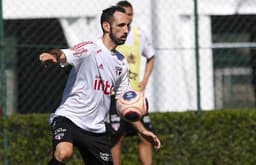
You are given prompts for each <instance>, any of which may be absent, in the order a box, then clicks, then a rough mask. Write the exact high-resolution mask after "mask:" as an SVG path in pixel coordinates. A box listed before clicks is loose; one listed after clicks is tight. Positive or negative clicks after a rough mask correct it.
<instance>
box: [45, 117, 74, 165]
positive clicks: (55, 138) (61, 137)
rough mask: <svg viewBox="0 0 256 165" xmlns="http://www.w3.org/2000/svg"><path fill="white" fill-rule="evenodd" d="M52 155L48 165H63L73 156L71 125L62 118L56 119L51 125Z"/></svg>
mask: <svg viewBox="0 0 256 165" xmlns="http://www.w3.org/2000/svg"><path fill="white" fill-rule="evenodd" d="M51 131H52V142H53V154H52V159H51V160H50V161H49V162H48V165H58V164H60V165H61V164H65V163H66V162H67V161H68V159H69V158H70V157H71V156H72V154H73V144H72V141H73V137H72V133H71V132H72V125H71V124H70V121H69V120H68V119H66V118H64V117H56V118H55V119H54V120H53V123H52V124H51Z"/></svg>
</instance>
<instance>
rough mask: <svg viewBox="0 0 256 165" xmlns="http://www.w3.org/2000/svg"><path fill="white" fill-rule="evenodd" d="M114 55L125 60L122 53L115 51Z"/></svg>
mask: <svg viewBox="0 0 256 165" xmlns="http://www.w3.org/2000/svg"><path fill="white" fill-rule="evenodd" d="M113 53H114V55H116V57H117V58H118V59H119V60H123V59H124V55H122V54H121V53H120V52H118V51H114V52H113Z"/></svg>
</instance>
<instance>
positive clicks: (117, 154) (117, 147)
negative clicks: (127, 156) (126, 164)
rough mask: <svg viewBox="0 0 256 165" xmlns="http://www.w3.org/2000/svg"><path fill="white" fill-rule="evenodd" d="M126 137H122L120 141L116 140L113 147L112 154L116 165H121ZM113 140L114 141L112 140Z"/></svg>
mask: <svg viewBox="0 0 256 165" xmlns="http://www.w3.org/2000/svg"><path fill="white" fill-rule="evenodd" d="M123 139H124V136H123V135H122V136H120V137H119V138H118V139H116V140H115V143H114V145H113V146H112V147H111V154H112V159H113V164H114V165H121V162H122V161H121V153H122V143H123ZM112 140H113V139H112Z"/></svg>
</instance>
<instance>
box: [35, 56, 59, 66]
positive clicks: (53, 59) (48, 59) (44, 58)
mask: <svg viewBox="0 0 256 165" xmlns="http://www.w3.org/2000/svg"><path fill="white" fill-rule="evenodd" d="M39 60H40V61H41V62H42V64H45V63H46V62H52V63H57V62H58V60H57V58H56V56H54V55H52V54H50V53H42V54H40V56H39Z"/></svg>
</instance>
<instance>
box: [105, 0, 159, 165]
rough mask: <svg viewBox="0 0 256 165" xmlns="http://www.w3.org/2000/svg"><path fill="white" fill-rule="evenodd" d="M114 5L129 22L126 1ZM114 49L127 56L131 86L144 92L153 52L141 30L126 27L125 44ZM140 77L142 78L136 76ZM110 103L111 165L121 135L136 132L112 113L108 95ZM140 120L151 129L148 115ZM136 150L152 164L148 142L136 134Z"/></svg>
mask: <svg viewBox="0 0 256 165" xmlns="http://www.w3.org/2000/svg"><path fill="white" fill-rule="evenodd" d="M117 6H121V7H123V8H124V9H125V13H126V14H127V15H128V18H129V23H130V24H131V22H132V19H133V7H132V5H131V3H129V2H128V1H119V2H118V3H117ZM117 50H118V51H119V52H121V53H122V54H123V55H124V56H125V57H126V59H127V61H128V64H129V80H130V83H131V87H132V89H134V90H136V91H142V92H144V90H145V88H146V85H147V82H148V80H149V77H150V75H151V72H152V69H153V64H154V54H155V51H154V49H153V47H152V45H151V43H150V42H149V40H148V38H147V36H146V35H145V33H144V32H143V31H142V30H141V29H139V28H137V27H135V26H131V27H130V29H129V33H128V37H127V39H126V42H125V44H123V45H120V46H118V47H117ZM142 56H144V57H145V58H146V60H147V61H146V65H145V72H144V75H143V76H140V61H141V57H142ZM141 77H142V80H140V78H141ZM111 100H112V105H111V110H110V117H109V118H110V119H109V121H110V127H109V128H110V130H112V131H109V132H111V134H112V135H111V136H112V143H113V144H112V145H113V147H112V148H111V152H112V157H113V163H114V165H120V164H121V151H122V141H123V139H124V137H125V136H136V135H137V131H136V130H135V129H134V128H133V126H132V125H131V124H129V123H127V122H126V121H124V120H122V119H120V117H119V116H118V115H117V112H116V106H115V104H116V103H115V98H114V97H112V99H111ZM141 121H142V123H143V124H144V126H145V127H146V128H147V129H148V130H152V126H151V123H150V118H149V115H146V116H144V117H143V118H142V120H141ZM138 136H139V140H140V141H139V143H138V150H139V158H140V161H141V162H142V164H143V165H151V164H152V146H151V144H150V143H149V142H148V141H147V140H146V139H145V138H144V137H143V136H141V135H140V134H138Z"/></svg>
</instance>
